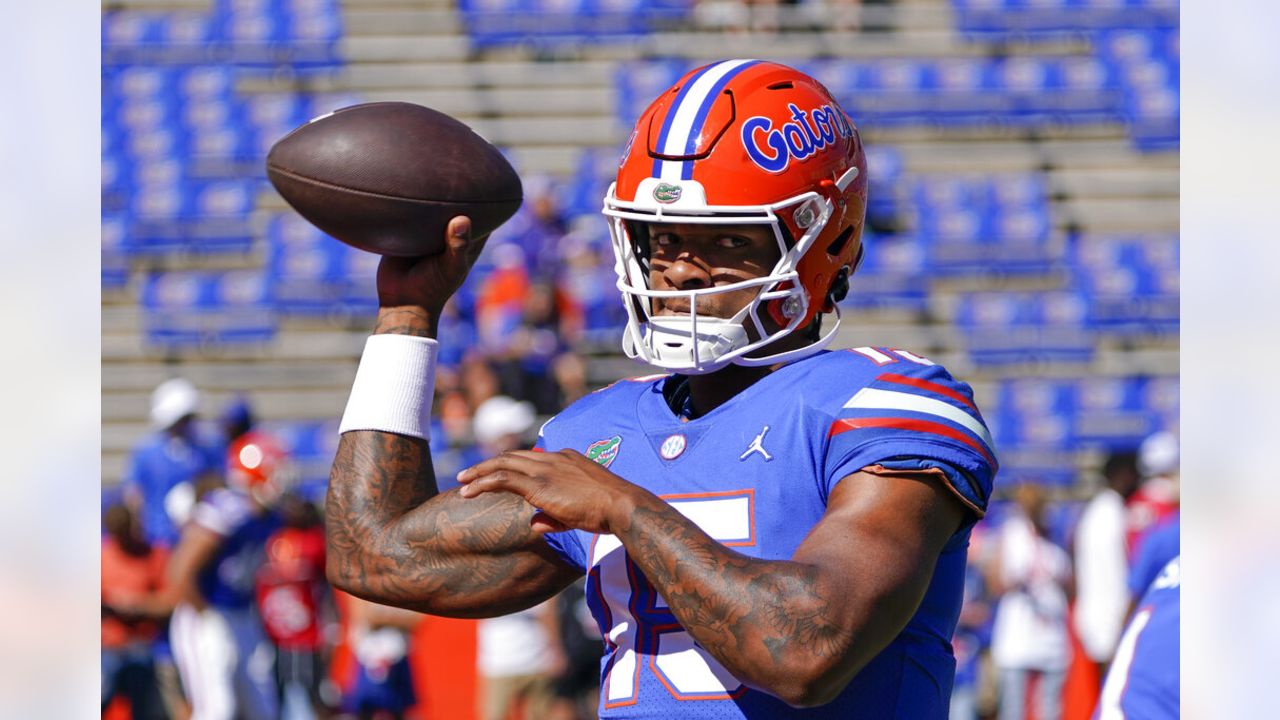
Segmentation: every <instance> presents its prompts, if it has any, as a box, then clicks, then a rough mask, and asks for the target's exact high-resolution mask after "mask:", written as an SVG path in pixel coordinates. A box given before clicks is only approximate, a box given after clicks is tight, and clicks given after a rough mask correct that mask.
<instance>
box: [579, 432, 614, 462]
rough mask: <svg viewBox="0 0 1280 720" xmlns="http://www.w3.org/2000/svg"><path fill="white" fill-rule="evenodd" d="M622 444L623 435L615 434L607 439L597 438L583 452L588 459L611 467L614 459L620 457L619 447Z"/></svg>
mask: <svg viewBox="0 0 1280 720" xmlns="http://www.w3.org/2000/svg"><path fill="white" fill-rule="evenodd" d="M621 445H622V436H621V435H614V436H613V437H611V438H607V439H605V440H597V441H595V442H593V443H591V444H590V445H588V446H587V451H586V452H585V453H583V454H584V455H586V456H587V459H589V460H593V461H595V462H597V463H600V466H601V467H609V464H610V463H612V462H613V459H614V458H616V457H618V448H619V447H620V446H621Z"/></svg>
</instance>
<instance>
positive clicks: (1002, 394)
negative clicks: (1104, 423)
mask: <svg viewBox="0 0 1280 720" xmlns="http://www.w3.org/2000/svg"><path fill="white" fill-rule="evenodd" d="M985 410H986V413H985V414H986V419H987V423H988V424H989V425H990V427H991V434H992V438H993V439H994V440H995V444H996V453H997V455H998V456H999V458H1000V466H1001V468H1000V472H1001V474H1002V475H1003V476H1004V477H1007V478H1010V479H1011V480H1023V481H1031V482H1039V483H1043V484H1048V485H1059V486H1065V485H1069V484H1071V483H1072V482H1073V481H1074V480H1075V460H1074V456H1075V451H1076V449H1077V446H1076V438H1075V434H1074V427H1075V423H1074V422H1073V417H1074V416H1075V414H1076V412H1077V409H1076V388H1075V384H1074V383H1073V382H1072V381H1070V380H1044V379H1039V378H1035V379H1033V378H1020V379H1016V380H1005V381H1002V382H1001V383H1000V384H999V386H998V388H997V391H996V402H995V406H994V407H990V408H986V409H985Z"/></svg>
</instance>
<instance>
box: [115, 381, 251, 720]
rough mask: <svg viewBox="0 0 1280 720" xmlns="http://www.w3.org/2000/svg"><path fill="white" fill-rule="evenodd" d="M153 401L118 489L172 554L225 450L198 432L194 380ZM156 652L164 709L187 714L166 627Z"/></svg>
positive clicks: (157, 392)
mask: <svg viewBox="0 0 1280 720" xmlns="http://www.w3.org/2000/svg"><path fill="white" fill-rule="evenodd" d="M150 400H151V402H150V406H149V410H148V420H149V422H150V426H151V432H150V433H149V434H147V435H146V436H145V437H143V438H142V439H141V440H140V441H139V442H138V443H137V444H136V445H134V447H133V448H132V450H131V451H130V453H129V457H128V459H127V460H126V462H125V470H124V476H123V477H122V478H121V481H120V487H121V492H122V497H123V498H124V502H125V503H126V504H127V505H128V506H129V508H130V509H131V510H132V511H133V512H134V515H135V517H136V518H137V520H138V521H139V523H140V530H141V532H142V535H143V537H144V538H145V539H146V541H147V542H148V543H150V544H152V545H154V546H156V547H157V548H160V549H172V548H173V546H174V545H175V544H176V543H177V542H178V536H179V533H180V528H181V527H182V524H183V523H184V522H185V521H186V519H187V516H188V515H189V513H190V512H191V507H192V506H193V505H194V504H195V501H196V496H197V495H198V489H197V486H199V485H201V484H202V483H218V482H221V478H222V473H223V470H224V468H225V467H226V464H225V460H224V453H225V446H224V445H223V444H222V442H221V440H220V439H218V438H214V437H210V436H207V435H205V434H204V433H202V432H201V431H200V428H199V425H198V410H199V407H200V392H199V391H198V390H197V389H196V387H195V385H193V384H192V383H191V381H190V380H187V379H186V378H181V377H178V378H172V379H169V380H166V381H164V382H162V383H160V384H159V385H157V386H156V388H155V389H154V390H153V391H152V392H151V399H150ZM165 622H166V623H167V620H166V621H165ZM153 646H154V654H155V661H156V673H157V675H158V676H159V678H160V687H161V693H162V694H163V696H164V698H165V703H166V706H167V707H168V708H169V710H170V712H172V713H175V714H181V713H184V712H185V711H186V700H185V697H184V692H183V689H182V686H181V681H180V680H179V678H178V669H177V666H176V665H175V664H174V660H173V652H172V649H171V648H170V645H169V632H168V629H167V625H162V631H161V632H160V634H159V635H158V637H156V639H155V641H154V643H153Z"/></svg>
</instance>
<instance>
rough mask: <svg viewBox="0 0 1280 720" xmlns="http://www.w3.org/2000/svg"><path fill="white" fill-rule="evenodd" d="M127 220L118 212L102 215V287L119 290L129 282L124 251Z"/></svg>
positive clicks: (127, 264)
mask: <svg viewBox="0 0 1280 720" xmlns="http://www.w3.org/2000/svg"><path fill="white" fill-rule="evenodd" d="M127 234H128V221H127V220H126V218H125V217H124V216H123V215H120V214H110V215H107V214H104V215H103V216H102V288H103V289H104V290H119V289H122V288H124V287H125V285H127V284H128V282H129V258H128V254H127V253H126V252H125V248H124V245H125V237H126V236H127Z"/></svg>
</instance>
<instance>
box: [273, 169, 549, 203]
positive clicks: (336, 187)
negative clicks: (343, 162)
mask: <svg viewBox="0 0 1280 720" xmlns="http://www.w3.org/2000/svg"><path fill="white" fill-rule="evenodd" d="M267 169H268V170H271V171H274V172H278V173H280V174H281V175H285V176H287V177H290V178H292V179H294V180H300V181H302V182H307V183H311V184H312V185H317V186H320V187H325V188H331V189H333V190H342V191H343V192H350V193H356V194H358V195H367V196H369V197H375V198H382V199H384V200H403V201H405V202H412V203H419V204H423V205H429V204H434V205H448V204H453V203H471V204H490V205H492V204H497V203H509V202H512V201H514V200H524V195H523V194H521V195H520V196H518V197H513V198H499V199H497V200H461V199H452V198H451V199H448V200H427V199H424V198H412V197H405V196H403V195H391V194H388V193H380V192H374V191H372V190H361V189H359V188H353V187H347V186H346V185H338V184H336V183H331V182H325V181H324V180H317V179H315V178H310V177H307V176H306V175H299V174H298V173H296V172H292V171H290V170H285V169H284V168H282V167H280V166H278V165H270V164H269V165H267ZM277 190H278V188H277ZM282 194H283V193H282Z"/></svg>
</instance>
